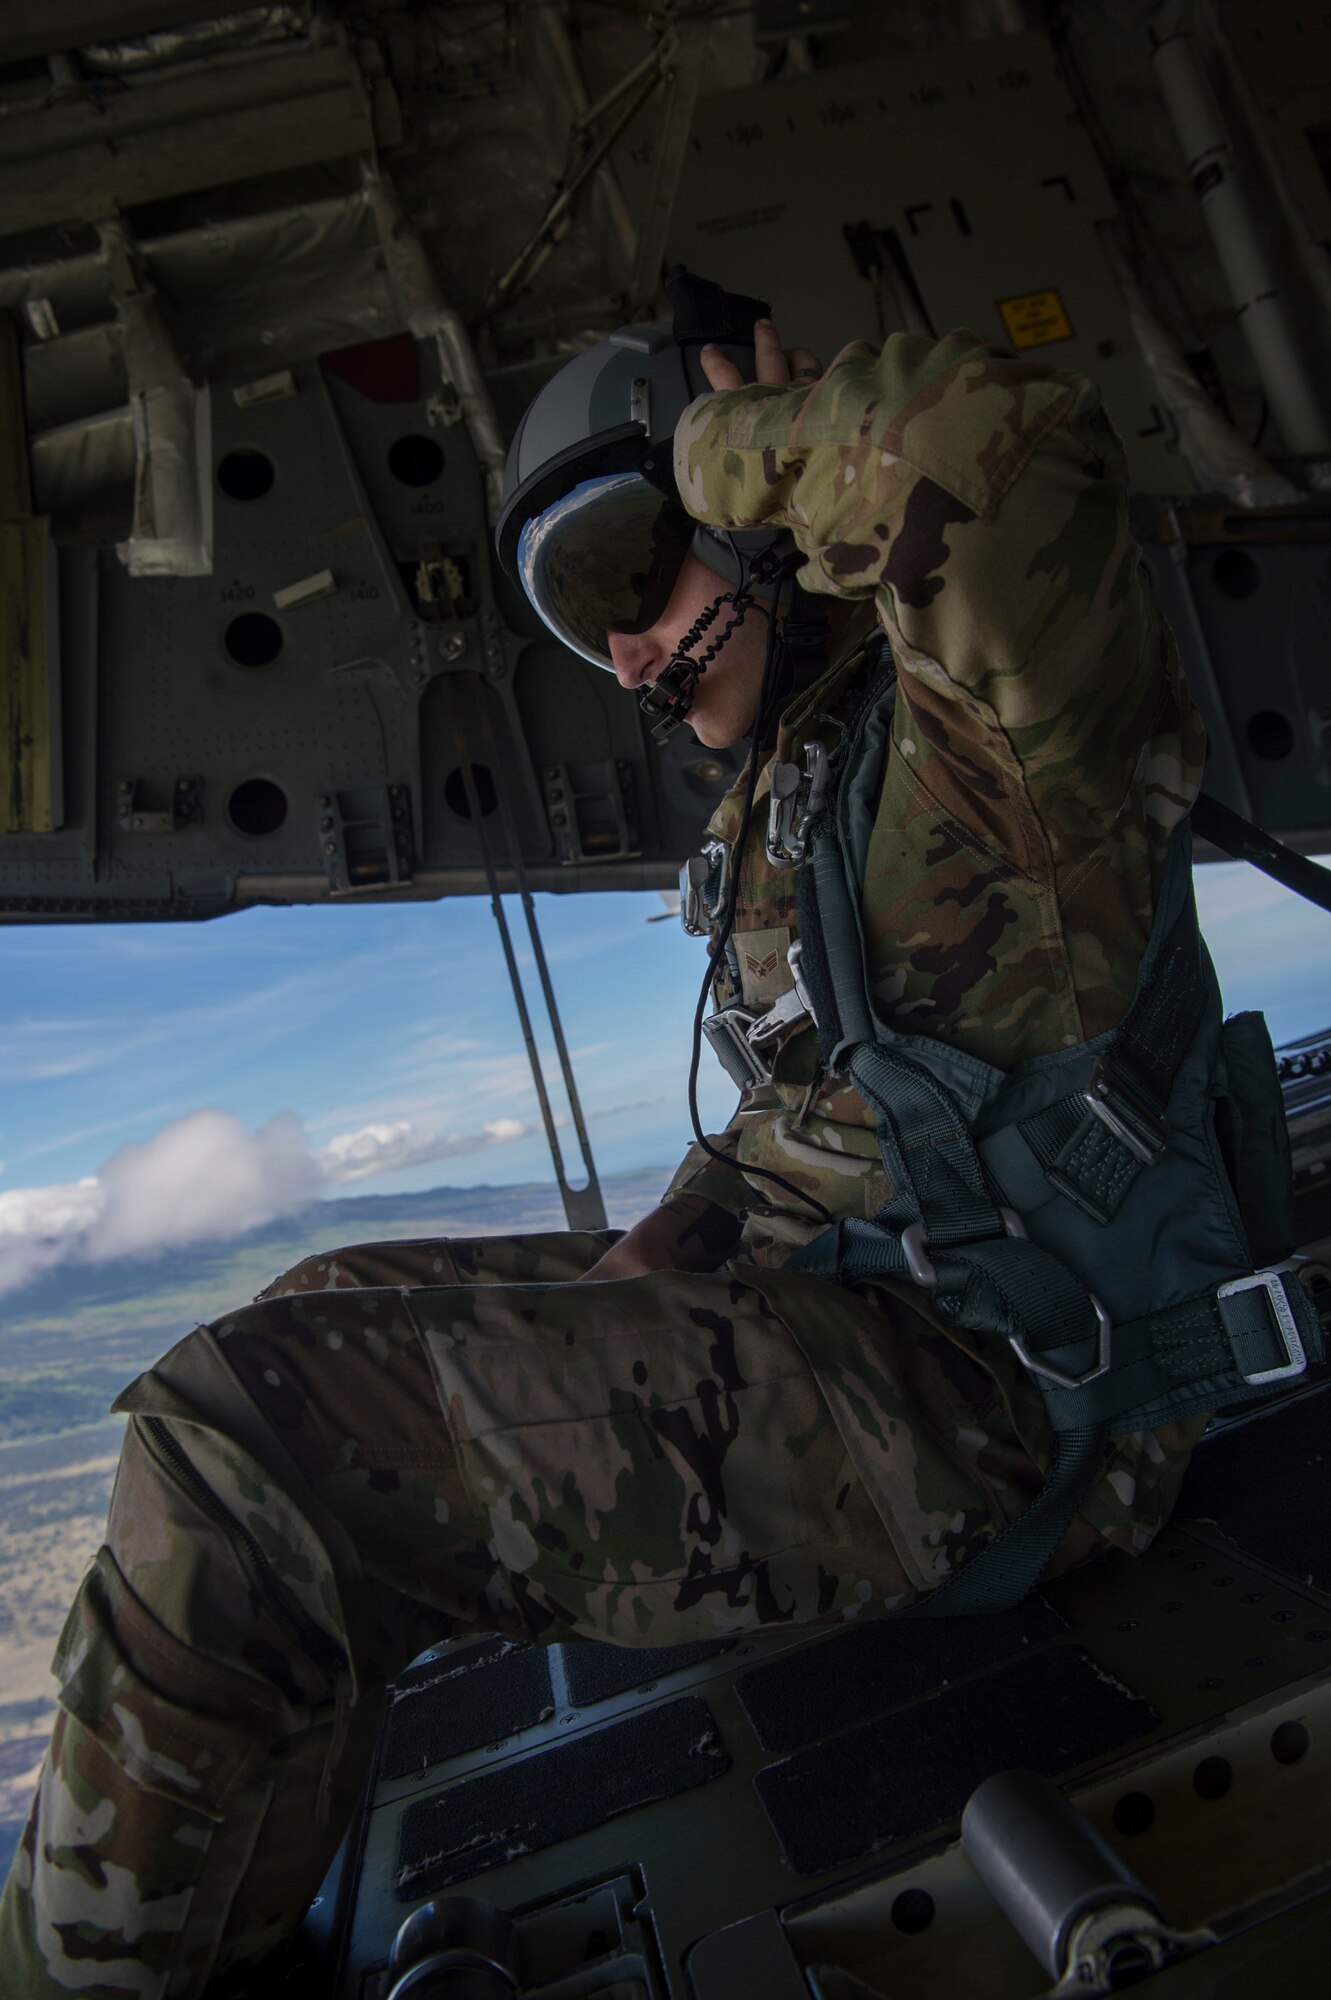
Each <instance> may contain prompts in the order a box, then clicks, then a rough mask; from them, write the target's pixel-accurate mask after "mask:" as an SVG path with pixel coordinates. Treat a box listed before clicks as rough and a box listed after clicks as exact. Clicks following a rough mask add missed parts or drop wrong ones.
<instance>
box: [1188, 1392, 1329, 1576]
mask: <svg viewBox="0 0 1331 2000" xmlns="http://www.w3.org/2000/svg"><path fill="white" fill-rule="evenodd" d="M1328 1473H1331V1386H1328V1387H1324V1388H1319V1389H1317V1390H1314V1391H1313V1392H1312V1393H1305V1394H1304V1395H1301V1396H1296V1397H1294V1398H1292V1399H1291V1400H1290V1401H1289V1402H1288V1403H1283V1404H1281V1405H1280V1406H1279V1407H1278V1408H1276V1409H1273V1410H1271V1411H1270V1412H1269V1413H1265V1414H1262V1415H1260V1416H1256V1417H1253V1418H1251V1419H1250V1420H1249V1421H1248V1422H1247V1423H1243V1424H1236V1425H1234V1427H1233V1428H1232V1429H1228V1430H1221V1431H1218V1432H1216V1433H1215V1435H1214V1436H1212V1437H1208V1438H1206V1439H1204V1440H1203V1442H1202V1443H1201V1444H1199V1445H1198V1447H1197V1449H1196V1451H1195V1452H1194V1453H1193V1457H1192V1464H1191V1465H1190V1466H1189V1467H1188V1473H1187V1477H1186V1478H1185V1480H1184V1482H1183V1490H1182V1492H1181V1493H1180V1495H1179V1501H1178V1506H1177V1507H1176V1508H1175V1510H1174V1514H1175V1519H1176V1520H1179V1521H1208V1522H1210V1523H1212V1524H1213V1525H1214V1526H1215V1527H1217V1528H1218V1529H1219V1530H1220V1532H1221V1534H1222V1535H1224V1536H1225V1537H1226V1539H1227V1540H1229V1541H1231V1542H1234V1543H1235V1544H1236V1545H1237V1546H1238V1547H1239V1548H1240V1549H1242V1550H1243V1553H1244V1554H1245V1555H1249V1556H1255V1557H1256V1558H1257V1560H1258V1562H1264V1563H1269V1564H1270V1565H1271V1567H1272V1568H1273V1569H1279V1570H1284V1572H1285V1574H1286V1575H1287V1576H1291V1577H1294V1578H1295V1579H1296V1580H1297V1581H1298V1582H1300V1583H1310V1584H1312V1585H1313V1586H1314V1587H1315V1588H1316V1589H1318V1590H1331V1508H1328V1507H1327V1504H1326V1484H1327V1477H1328Z"/></svg>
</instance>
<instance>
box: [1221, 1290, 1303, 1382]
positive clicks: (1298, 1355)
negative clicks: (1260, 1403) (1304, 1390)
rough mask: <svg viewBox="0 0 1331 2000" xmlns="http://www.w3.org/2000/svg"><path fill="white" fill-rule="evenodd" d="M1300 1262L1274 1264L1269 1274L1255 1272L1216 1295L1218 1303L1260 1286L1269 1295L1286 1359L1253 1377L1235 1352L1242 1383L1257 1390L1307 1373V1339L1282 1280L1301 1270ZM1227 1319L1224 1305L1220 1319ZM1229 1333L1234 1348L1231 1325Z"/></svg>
mask: <svg viewBox="0 0 1331 2000" xmlns="http://www.w3.org/2000/svg"><path fill="white" fill-rule="evenodd" d="M1299 1261H1300V1260H1299V1259H1297V1258H1291V1259H1290V1260H1289V1261H1288V1262H1287V1263H1284V1264H1273V1265H1272V1266H1271V1268H1270V1269H1269V1270H1267V1271H1254V1272H1253V1274H1252V1276H1251V1277H1250V1278H1232V1279H1231V1280H1230V1282H1229V1283H1228V1284H1227V1285H1221V1287H1220V1289H1219V1291H1218V1292H1217V1293H1216V1299H1217V1301H1220V1300H1222V1299H1232V1298H1233V1297H1234V1296H1235V1295H1236V1293H1239V1292H1253V1291H1256V1290H1258V1288H1259V1287H1260V1289H1261V1290H1263V1291H1264V1292H1265V1293H1266V1295H1267V1301H1268V1303H1269V1305H1270V1308H1271V1313H1272V1316H1273V1318H1274V1320H1275V1323H1276V1331H1277V1332H1278V1333H1279V1335H1280V1338H1281V1340H1282V1342H1283V1343H1284V1348H1285V1355H1286V1359H1285V1361H1284V1362H1283V1363H1282V1364H1281V1366H1280V1367H1278V1368H1262V1369H1259V1370H1258V1372H1257V1373H1256V1374H1255V1375H1250V1374H1249V1373H1248V1371H1247V1369H1246V1368H1245V1367H1244V1366H1243V1363H1242V1362H1241V1361H1240V1360H1239V1357H1238V1352H1237V1350H1235V1352H1234V1360H1235V1363H1236V1365H1237V1367H1238V1371H1239V1376H1240V1378H1241V1380H1243V1381H1244V1382H1249V1383H1252V1384H1253V1385H1254V1387H1256V1386H1258V1385H1260V1384H1261V1383H1263V1382H1284V1381H1287V1380H1288V1379H1289V1378H1290V1377H1291V1376H1293V1375H1303V1374H1306V1372H1307V1368H1308V1356H1307V1353H1306V1351H1305V1349H1304V1345H1303V1336H1302V1335H1301V1334H1300V1332H1299V1324H1298V1321H1297V1320H1296V1319H1295V1317H1294V1309H1293V1307H1292V1306H1291V1305H1290V1302H1289V1300H1288V1299H1287V1298H1286V1296H1285V1287H1284V1285H1283V1284H1282V1283H1281V1279H1282V1277H1283V1276H1284V1275H1285V1274H1286V1273H1287V1272H1289V1271H1297V1269H1298V1267H1299ZM1224 1316H1225V1315H1224V1307H1223V1306H1221V1310H1220V1317H1221V1319H1222V1321H1223V1319H1224ZM1225 1332H1226V1335H1227V1337H1228V1339H1229V1344H1230V1347H1231V1348H1233V1347H1234V1338H1233V1335H1232V1334H1230V1333H1229V1329H1228V1327H1227V1326H1226V1328H1225Z"/></svg>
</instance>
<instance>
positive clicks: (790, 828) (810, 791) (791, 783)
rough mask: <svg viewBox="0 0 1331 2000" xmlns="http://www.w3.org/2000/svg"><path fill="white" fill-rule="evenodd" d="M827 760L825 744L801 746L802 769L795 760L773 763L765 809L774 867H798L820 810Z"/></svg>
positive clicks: (768, 852) (824, 792) (825, 783)
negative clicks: (785, 762)
mask: <svg viewBox="0 0 1331 2000" xmlns="http://www.w3.org/2000/svg"><path fill="white" fill-rule="evenodd" d="M830 769H831V766H830V763H829V760H828V755H827V751H826V749H825V747H824V746H823V745H822V744H821V743H819V742H817V741H814V742H810V743H806V744H805V746H804V770H803V771H802V772H801V770H800V767H799V765H798V764H773V766H772V802H771V804H770V806H769V807H768V811H767V858H768V860H769V861H770V862H771V863H772V865H773V867H775V868H797V867H798V866H799V864H800V863H801V861H803V859H804V856H805V852H806V849H807V846H808V840H807V835H808V831H809V827H810V825H811V824H812V822H813V821H814V820H815V819H816V818H817V817H818V814H819V813H820V812H821V811H822V807H823V799H824V797H825V795H826V792H827V780H828V776H829V773H830Z"/></svg>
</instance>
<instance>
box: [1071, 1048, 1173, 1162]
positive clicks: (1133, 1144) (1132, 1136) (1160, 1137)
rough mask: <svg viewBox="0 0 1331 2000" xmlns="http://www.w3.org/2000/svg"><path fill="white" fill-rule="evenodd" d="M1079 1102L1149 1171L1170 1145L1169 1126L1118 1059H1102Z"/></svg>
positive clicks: (1110, 1057)
mask: <svg viewBox="0 0 1331 2000" xmlns="http://www.w3.org/2000/svg"><path fill="white" fill-rule="evenodd" d="M1082 1101H1083V1102H1084V1103H1085V1104H1086V1106H1087V1107H1088V1109H1089V1110H1090V1111H1092V1112H1093V1113H1094V1115H1095V1116H1096V1117H1097V1118H1098V1119H1099V1120H1100V1123H1101V1124H1102V1125H1104V1126H1106V1127H1107V1128H1108V1130H1109V1131H1111V1132H1112V1133H1113V1135H1114V1137H1115V1138H1116V1139H1117V1140H1118V1141H1119V1142H1120V1144H1122V1145H1124V1146H1126V1147H1127V1149H1128V1151H1129V1152H1130V1153H1131V1154H1132V1156H1133V1158H1134V1159H1136V1160H1140V1161H1141V1163H1142V1165H1143V1166H1144V1167H1149V1166H1150V1165H1152V1163H1153V1162H1154V1161H1156V1160H1158V1159H1159V1157H1160V1155H1161V1153H1163V1152H1164V1150H1165V1147H1166V1146H1167V1145H1168V1144H1169V1126H1168V1124H1167V1123H1166V1122H1165V1120H1164V1118H1163V1117H1162V1116H1161V1115H1160V1113H1159V1111H1157V1110H1156V1108H1155V1106H1154V1105H1153V1104H1152V1103H1151V1102H1150V1100H1149V1099H1148V1097H1147V1096H1146V1093H1145V1091H1144V1090H1143V1089H1142V1088H1141V1087H1140V1086H1139V1084H1138V1083H1137V1082H1136V1081H1135V1079H1134V1078H1133V1077H1132V1076H1131V1075H1130V1074H1129V1073H1128V1070H1127V1067H1126V1065H1125V1064H1124V1062H1123V1061H1122V1059H1121V1058H1118V1059H1116V1058H1115V1057H1114V1055H1112V1054H1110V1055H1105V1056H1101V1058H1100V1060H1099V1062H1098V1063H1097V1064H1096V1065H1095V1074H1094V1075H1093V1076H1092V1078H1091V1081H1090V1086H1089V1088H1088V1089H1086V1090H1084V1091H1083V1092H1082Z"/></svg>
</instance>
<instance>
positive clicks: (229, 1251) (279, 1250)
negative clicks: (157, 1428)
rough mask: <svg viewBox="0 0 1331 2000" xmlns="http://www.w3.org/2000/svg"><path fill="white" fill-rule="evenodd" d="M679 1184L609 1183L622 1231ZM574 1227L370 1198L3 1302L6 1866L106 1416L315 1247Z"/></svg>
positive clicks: (496, 1191) (550, 1191)
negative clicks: (182, 1342)
mask: <svg viewBox="0 0 1331 2000" xmlns="http://www.w3.org/2000/svg"><path fill="white" fill-rule="evenodd" d="M666 1178H667V1176H666V1174H665V1172H664V1171H663V1170H661V1169H659V1168H648V1169H646V1170H644V1171H641V1172H637V1173H631V1174H621V1175H617V1176H615V1177H613V1178H610V1179H607V1180H606V1181H604V1182H603V1183H602V1191H603V1193H604V1196H605V1205H606V1212H607V1214H608V1216H609V1218H610V1221H611V1223H612V1224H614V1225H616V1226H618V1227H621V1228H622V1227H624V1226H626V1225H627V1224H628V1223H630V1222H632V1221H633V1220H634V1219H635V1218H636V1217H637V1216H639V1215H641V1214H643V1213H644V1212H645V1211H646V1210H647V1209H649V1208H650V1207H651V1206H652V1205H653V1204H654V1203H655V1202H656V1201H657V1199H658V1198H659V1196H660V1193H661V1190H662V1187H663V1185H664V1183H665V1180H666ZM563 1227H564V1219H563V1210H562V1207H561V1205H560V1199H559V1192H558V1189H557V1188H556V1187H554V1186H553V1185H548V1186H547V1185H531V1186H523V1187H473V1188H434V1189H431V1190H430V1191H429V1192H427V1193H424V1194H412V1195H396V1196H394V1195H362V1196H359V1197H355V1198H352V1199H348V1200H342V1201H328V1202H320V1203H319V1204H318V1205H317V1206H315V1207H313V1208H310V1209H308V1210H307V1211H305V1213H304V1214H303V1215H300V1216H297V1217H295V1218H289V1219H287V1220H286V1221H284V1222H281V1223H274V1224H272V1225H270V1226H269V1227H267V1228H265V1229H262V1230H255V1231H254V1232H253V1233H252V1234H250V1235H248V1236H245V1237H242V1238H240V1239H238V1240H236V1241H234V1242H230V1243H225V1244H210V1245H205V1246H199V1247H197V1248H194V1249H192V1250H189V1251H184V1252H176V1253H174V1254H172V1255H171V1256H169V1257H163V1258H158V1259H155V1260H153V1261H151V1262H143V1261H132V1262H131V1261H129V1260H125V1261H122V1262H117V1263H108V1264H98V1265H89V1264H71V1265H67V1266H65V1267H63V1268H62V1269H60V1270H58V1271H55V1272H50V1273H48V1274H47V1275H46V1276H44V1277H43V1278H40V1279H38V1280H36V1281H35V1282H34V1283H33V1284H31V1285H28V1286H26V1287H25V1288H24V1289H23V1290H22V1291H19V1292H12V1293H10V1295H9V1296H8V1298H7V1299H5V1300H4V1301H3V1303H0V1870H3V1868H5V1867H7V1865H8V1859H9V1855H10V1853H11V1851H12V1848H13V1844H14V1842H15V1840H16V1839H17V1836H18V1833H19V1830H20V1828H21V1826H22V1822H23V1817H24V1814H25V1813H26V1810H27V1803H28V1798H29V1795H30V1793H31V1790H32V1785H33V1782H34V1780H35V1778H36V1775H37V1770H38V1766H39V1764H40V1762H41V1756H42V1751H43V1748H44V1746H45V1742H46V1736H47V1733H48V1731H49V1729H50V1722H51V1715H52V1712H53V1708H54V1697H53V1691H52V1683H51V1680H50V1675H49V1666H50V1658H51V1651H52V1647H53V1646H54V1644H55V1640H56V1636H57V1634H58V1632H59V1630H60V1625H61V1622H62V1620H63V1618H64V1615H65V1610H66V1608H67V1606H68V1604H69V1600H70V1598H71V1597H72V1595H73V1593H74V1590H75V1588H76V1587H77V1584H78V1581H79V1578H80V1576H81V1575H82V1573H83V1570H84V1567H85V1566H86V1564H87V1562H88V1560H89V1558H90V1557H91V1556H92V1554H93V1553H94V1551H95V1550H96V1548H97V1547H98V1544H99V1543H100V1541H101V1535H102V1525H103V1522H104V1520H105V1516H106V1507H107V1501H108V1499H109V1498H110V1492H111V1480H112V1476H113V1474H114V1471H115V1463H116V1454H117V1451H118V1448H119V1442H120V1427H121V1420H120V1419H119V1418H117V1417H109V1416H108V1415H107V1408H108V1405H109V1404H110V1402H111V1400H112V1398H113V1397H114V1396H115V1395H116V1393H117V1392H118V1390H120V1389H121V1388H123V1386H124V1385H125V1383H126V1382H128V1381H130V1380H132V1378H133V1377H134V1376H135V1375H137V1374H138V1373H140V1372H141V1370H142V1369H144V1368H146V1367H147V1366H148V1365H149V1364H150V1363H151V1362H152V1361H153V1360H154V1359H155V1357H156V1356H157V1355H158V1354H160V1353H161V1352H162V1351H163V1349H164V1348H166V1347H169V1346H170V1345H171V1344H172V1343H173V1342H174V1341H176V1340H178V1339H179V1338H180V1336H181V1335H182V1334H184V1333H187V1332H188V1331H189V1329H190V1328H191V1327H192V1326H195V1325H197V1324H198V1323H199V1322H200V1321H208V1320H211V1319H215V1318H217V1317H218V1316H219V1315H220V1314H221V1313H223V1312H225V1311H227V1310H228V1309H230V1308H232V1307H234V1306H236V1305H238V1304H243V1303H245V1302H247V1301H248V1300H250V1299H252V1298H253V1297H254V1296H255V1294H256V1293H258V1292H260V1291H262V1290H263V1289H264V1287H265V1286H266V1285H269V1284H271V1282H272V1280H273V1279H274V1278H275V1277H277V1276H278V1275H279V1273H280V1272H282V1271H284V1270H286V1269H288V1268H289V1267H290V1266H291V1265H292V1264H295V1263H297V1262H299V1260H300V1259H301V1258H302V1257H307V1256H309V1255H311V1254H312V1253H314V1252H316V1251H324V1250H333V1249H336V1248H337V1247H338V1246H339V1245H343V1244H351V1243H370V1242H387V1241H402V1240H403V1239H406V1238H411V1237H422V1236H443V1237H448V1236H454V1237H457V1236H495V1235H502V1234H505V1233H508V1232H527V1231H534V1230H545V1229H561V1228H563Z"/></svg>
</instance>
